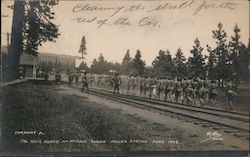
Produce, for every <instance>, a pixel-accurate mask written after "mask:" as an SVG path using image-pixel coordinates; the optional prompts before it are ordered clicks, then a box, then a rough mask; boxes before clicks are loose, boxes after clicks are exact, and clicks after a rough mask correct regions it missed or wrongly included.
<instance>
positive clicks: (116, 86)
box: [111, 73, 121, 94]
mask: <svg viewBox="0 0 250 157" xmlns="http://www.w3.org/2000/svg"><path fill="white" fill-rule="evenodd" d="M111 80H112V81H113V82H114V91H113V94H115V93H116V92H117V93H118V94H120V91H119V90H120V85H121V78H120V77H119V73H115V75H114V76H113V77H112V78H111Z"/></svg>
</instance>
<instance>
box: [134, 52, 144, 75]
mask: <svg viewBox="0 0 250 157" xmlns="http://www.w3.org/2000/svg"><path fill="white" fill-rule="evenodd" d="M132 69H133V73H134V74H135V75H142V74H144V70H145V62H144V61H143V60H142V59H141V51H140V50H139V49H138V50H137V51H136V54H135V57H134V59H133V61H132Z"/></svg>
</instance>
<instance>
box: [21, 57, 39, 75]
mask: <svg viewBox="0 0 250 157" xmlns="http://www.w3.org/2000/svg"><path fill="white" fill-rule="evenodd" d="M37 65H38V58H37V56H33V55H30V54H22V55H21V56H20V67H23V68H24V76H25V77H26V78H35V77H36V67H37Z"/></svg>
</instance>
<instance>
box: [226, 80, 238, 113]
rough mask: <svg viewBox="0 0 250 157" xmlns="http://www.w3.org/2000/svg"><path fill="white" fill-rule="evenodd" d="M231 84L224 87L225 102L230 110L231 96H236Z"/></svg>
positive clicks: (231, 104) (231, 105)
mask: <svg viewBox="0 0 250 157" xmlns="http://www.w3.org/2000/svg"><path fill="white" fill-rule="evenodd" d="M232 87H233V85H232V84H230V83H229V84H228V85H227V89H226V95H227V102H228V105H229V107H230V110H233V98H234V97H235V96H237V94H236V92H235V91H234V90H233V88H232Z"/></svg>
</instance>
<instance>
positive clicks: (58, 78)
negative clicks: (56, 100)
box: [55, 72, 62, 85]
mask: <svg viewBox="0 0 250 157" xmlns="http://www.w3.org/2000/svg"><path fill="white" fill-rule="evenodd" d="M61 79H62V77H61V74H60V73H59V72H57V73H56V75H55V81H56V84H57V85H60V84H61Z"/></svg>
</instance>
